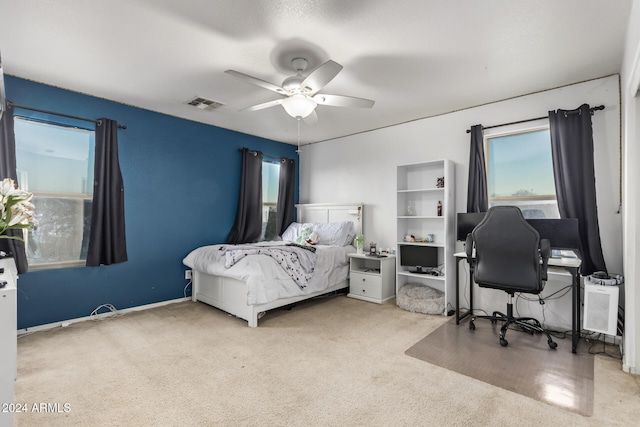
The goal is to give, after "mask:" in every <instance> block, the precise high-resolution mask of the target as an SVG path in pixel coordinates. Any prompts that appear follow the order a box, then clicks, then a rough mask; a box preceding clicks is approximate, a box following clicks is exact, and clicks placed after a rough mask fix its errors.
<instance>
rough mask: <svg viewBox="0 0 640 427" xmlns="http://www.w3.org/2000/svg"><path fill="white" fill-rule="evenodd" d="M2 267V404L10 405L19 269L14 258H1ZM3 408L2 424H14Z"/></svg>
mask: <svg viewBox="0 0 640 427" xmlns="http://www.w3.org/2000/svg"><path fill="white" fill-rule="evenodd" d="M0 268H4V272H3V273H0V281H2V282H7V284H6V285H5V286H4V287H2V288H0V404H7V405H10V404H13V399H14V395H13V393H14V382H15V380H16V373H17V370H16V367H17V361H16V357H17V352H16V351H17V339H18V336H17V334H18V327H17V317H16V316H17V308H16V300H17V295H16V282H15V281H16V277H17V271H16V270H15V264H14V262H13V258H3V259H0ZM1 409H2V408H0V426H11V425H13V411H12V410H7V411H2V410H1ZM5 409H7V408H5ZM9 409H10V408H9Z"/></svg>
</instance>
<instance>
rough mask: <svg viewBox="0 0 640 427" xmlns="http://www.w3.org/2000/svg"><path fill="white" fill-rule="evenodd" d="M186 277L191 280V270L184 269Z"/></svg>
mask: <svg viewBox="0 0 640 427" xmlns="http://www.w3.org/2000/svg"><path fill="white" fill-rule="evenodd" d="M184 278H185V279H187V280H191V270H185V271H184Z"/></svg>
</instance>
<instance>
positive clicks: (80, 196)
mask: <svg viewBox="0 0 640 427" xmlns="http://www.w3.org/2000/svg"><path fill="white" fill-rule="evenodd" d="M15 120H20V121H23V122H26V123H37V124H40V125H46V126H52V127H58V128H63V129H72V130H74V131H78V132H88V133H92V134H94V144H95V131H94V130H91V129H84V128H77V127H70V126H64V125H59V124H56V123H49V122H42V121H38V120H32V119H30V118H24V117H15ZM16 143H17V142H16ZM91 151H93V152H94V153H95V145H94V147H93V150H91ZM94 155H95V154H94ZM88 161H89V162H93V161H94V159H89V160H88ZM17 173H18V178H19V180H18V183H19V184H20V186H21V188H23V189H25V190H26V191H29V192H31V193H33V196H34V198H53V199H72V200H93V194H92V193H67V192H50V191H37V190H30V189H29V188H28V180H29V176H28V173H27V172H25V171H22V170H19V171H17ZM23 183H24V185H23ZM37 214H38V212H36V215H37ZM29 234H30V233H29V231H26V232H25V233H24V240H25V247H26V248H28V245H29V239H30V236H29ZM86 264H87V261H86V259H78V260H67V261H56V262H47V263H40V264H32V263H29V270H33V271H36V270H52V269H58V268H69V267H81V266H85V265H86Z"/></svg>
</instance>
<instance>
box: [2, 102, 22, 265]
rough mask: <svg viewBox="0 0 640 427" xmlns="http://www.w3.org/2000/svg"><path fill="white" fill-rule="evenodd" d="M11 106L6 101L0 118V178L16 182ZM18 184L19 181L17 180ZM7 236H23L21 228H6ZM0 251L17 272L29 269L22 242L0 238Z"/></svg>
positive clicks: (14, 138) (14, 137) (14, 142)
mask: <svg viewBox="0 0 640 427" xmlns="http://www.w3.org/2000/svg"><path fill="white" fill-rule="evenodd" d="M13 129H14V125H13V106H12V105H11V104H10V103H9V102H7V105H6V110H5V112H4V113H3V114H2V119H1V120H0V180H3V179H5V178H11V179H13V180H14V181H15V182H18V177H17V171H16V136H15V133H14V131H13ZM18 186H20V183H19V182H18ZM5 234H6V235H7V236H19V237H22V236H24V233H23V231H22V230H7V231H6V232H5ZM0 251H3V252H6V253H7V254H9V255H11V256H13V260H14V261H15V263H16V268H17V270H18V274H21V273H26V272H27V271H28V270H29V264H28V263H27V254H26V251H25V247H24V242H22V241H20V240H16V239H0Z"/></svg>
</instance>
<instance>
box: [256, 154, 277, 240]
mask: <svg viewBox="0 0 640 427" xmlns="http://www.w3.org/2000/svg"><path fill="white" fill-rule="evenodd" d="M279 182H280V164H279V163H271V162H262V236H261V237H260V240H277V239H278V234H277V232H276V212H277V204H278V188H279V185H280V184H279Z"/></svg>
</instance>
